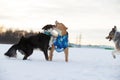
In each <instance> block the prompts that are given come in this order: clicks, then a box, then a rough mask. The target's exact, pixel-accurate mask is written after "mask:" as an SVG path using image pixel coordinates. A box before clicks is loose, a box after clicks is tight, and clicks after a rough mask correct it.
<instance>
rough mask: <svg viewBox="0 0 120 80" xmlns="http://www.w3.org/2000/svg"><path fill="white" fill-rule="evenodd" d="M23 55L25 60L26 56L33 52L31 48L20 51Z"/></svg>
mask: <svg viewBox="0 0 120 80" xmlns="http://www.w3.org/2000/svg"><path fill="white" fill-rule="evenodd" d="M22 52H23V53H22V54H24V55H25V56H24V57H23V60H27V58H28V57H29V56H30V55H31V54H32V53H33V49H30V48H29V50H28V51H25V52H24V51H22Z"/></svg>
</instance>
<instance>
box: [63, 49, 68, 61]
mask: <svg viewBox="0 0 120 80" xmlns="http://www.w3.org/2000/svg"><path fill="white" fill-rule="evenodd" d="M64 53H65V61H66V62H68V48H66V49H65V50H64Z"/></svg>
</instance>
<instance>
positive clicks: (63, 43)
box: [53, 33, 68, 52]
mask: <svg viewBox="0 0 120 80" xmlns="http://www.w3.org/2000/svg"><path fill="white" fill-rule="evenodd" d="M53 44H54V46H55V50H56V51H57V52H62V51H64V49H65V48H67V47H68V33H67V34H66V35H64V36H60V35H58V37H57V38H56V39H55V40H54V42H53Z"/></svg>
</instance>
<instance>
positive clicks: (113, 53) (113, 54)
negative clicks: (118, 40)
mask: <svg viewBox="0 0 120 80" xmlns="http://www.w3.org/2000/svg"><path fill="white" fill-rule="evenodd" d="M116 52H117V51H116V50H115V51H113V52H112V56H113V58H114V59H115V58H116V56H115V53H116Z"/></svg>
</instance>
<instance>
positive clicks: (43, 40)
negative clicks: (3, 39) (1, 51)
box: [5, 25, 53, 60]
mask: <svg viewBox="0 0 120 80" xmlns="http://www.w3.org/2000/svg"><path fill="white" fill-rule="evenodd" d="M52 26H53V25H46V26H45V29H46V28H47V27H48V28H49V27H52ZM50 38H51V36H49V35H46V34H43V33H39V34H36V35H33V36H30V37H21V39H20V41H19V42H18V43H17V44H14V45H13V46H12V47H11V48H10V49H9V50H8V51H7V52H6V53H5V55H6V56H8V57H15V56H16V54H17V53H16V51H17V50H19V51H20V52H21V53H22V54H23V55H24V57H23V60H26V59H27V58H28V57H29V56H30V55H31V54H32V53H33V50H34V49H36V48H39V49H40V50H41V51H43V53H44V55H45V59H46V60H48V48H49V41H50Z"/></svg>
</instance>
